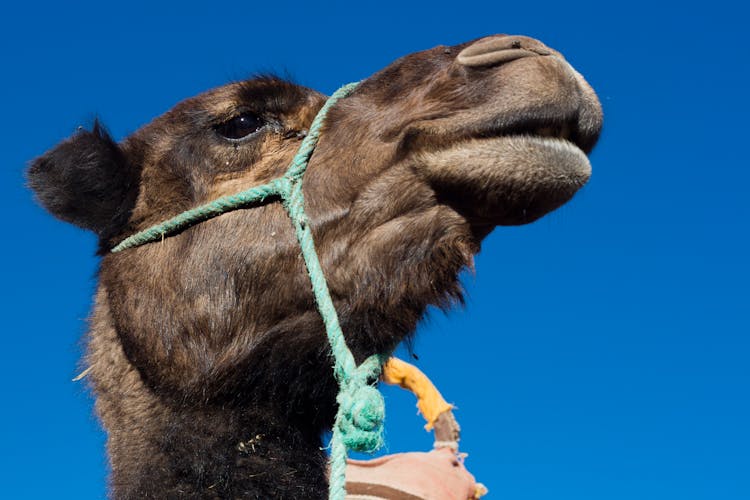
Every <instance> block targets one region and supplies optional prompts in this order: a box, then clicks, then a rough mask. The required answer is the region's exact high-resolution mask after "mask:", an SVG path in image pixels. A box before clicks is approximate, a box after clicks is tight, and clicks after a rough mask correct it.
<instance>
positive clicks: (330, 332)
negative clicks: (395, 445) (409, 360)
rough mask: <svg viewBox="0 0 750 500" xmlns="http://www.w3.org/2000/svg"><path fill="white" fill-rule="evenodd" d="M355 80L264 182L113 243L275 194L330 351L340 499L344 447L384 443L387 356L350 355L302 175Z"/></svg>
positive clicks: (160, 233)
mask: <svg viewBox="0 0 750 500" xmlns="http://www.w3.org/2000/svg"><path fill="white" fill-rule="evenodd" d="M357 85H358V83H350V84H348V85H344V86H343V87H341V88H340V89H339V90H337V91H336V92H334V93H333V95H332V96H331V97H330V98H329V99H328V101H326V103H325V104H324V105H323V107H322V108H321V109H320V111H319V112H318V114H317V116H316V117H315V119H314V120H313V122H312V125H310V130H309V132H308V134H307V136H306V137H305V138H304V140H303V141H302V144H301V145H300V147H299V150H298V151H297V154H296V155H295V156H294V159H293V160H292V163H291V164H290V165H289V168H288V169H287V171H286V173H285V174H284V175H283V176H282V177H279V178H277V179H274V180H272V181H271V182H269V183H267V184H264V185H262V186H257V187H254V188H250V189H247V190H245V191H241V192H239V193H237V194H233V195H229V196H223V197H221V198H218V199H216V200H214V201H212V202H210V203H207V204H205V205H202V206H200V207H197V208H194V209H192V210H188V211H186V212H183V213H181V214H179V215H177V216H175V217H173V218H171V219H169V220H166V221H164V222H162V223H160V224H157V225H155V226H152V227H150V228H148V229H146V230H144V231H141V232H139V233H137V234H134V235H132V236H130V237H129V238H127V239H125V240H123V241H122V242H121V243H120V244H119V245H117V246H116V247H115V248H113V249H112V252H120V251H122V250H126V249H128V248H133V247H136V246H139V245H143V244H145V243H149V242H152V241H157V240H160V239H162V238H164V236H167V235H170V234H174V233H175V232H177V231H180V230H182V229H185V228H187V227H190V226H192V225H194V224H197V223H199V222H202V221H205V220H206V219H210V218H212V217H216V216H217V215H221V214H223V213H225V212H229V211H231V210H236V209H238V208H242V207H244V206H247V205H248V204H250V203H263V202H265V201H266V200H268V199H269V198H271V197H279V198H280V199H281V203H282V205H283V206H284V208H285V209H286V211H287V214H288V215H289V218H290V219H291V220H292V224H293V225H294V230H295V233H296V235H297V240H298V241H299V244H300V247H301V249H302V257H303V258H304V260H305V265H306V266H307V272H308V274H309V275H310V282H311V283H312V289H313V294H314V295H315V301H316V302H317V304H318V310H319V311H320V315H321V316H322V317H323V323H324V324H325V327H326V335H327V336H328V341H329V342H330V344H331V351H332V352H333V357H334V367H333V373H334V376H335V378H336V381H337V382H338V384H339V394H338V396H337V397H336V401H337V402H338V405H339V407H338V412H337V413H336V421H335V423H334V426H333V438H332V439H331V476H330V484H329V499H330V500H343V499H344V497H345V496H346V478H345V475H344V474H345V471H346V454H347V449H352V450H355V451H362V452H373V451H375V450H377V449H379V448H380V447H381V446H382V445H383V420H384V418H385V403H384V401H383V396H382V395H381V394H380V391H378V390H377V388H376V387H374V386H373V385H371V384H372V381H373V380H376V379H377V378H378V376H379V375H380V370H381V366H382V364H383V361H384V360H385V357H384V356H382V355H378V354H375V355H372V356H370V357H369V358H367V359H366V360H365V361H364V362H363V363H362V364H361V365H359V366H357V364H356V362H355V361H354V356H353V355H352V353H351V351H350V350H349V348H348V347H347V345H346V341H345V340H344V334H343V332H342V331H341V325H340V324H339V318H338V315H337V314H336V309H335V308H334V306H333V301H332V300H331V295H330V293H329V291H328V285H327V283H326V279H325V276H324V275H323V269H322V268H321V266H320V260H319V259H318V254H317V253H316V252H315V246H314V244H313V237H312V231H311V230H310V225H309V224H308V222H307V216H306V215H305V210H304V198H303V196H302V176H303V175H304V173H305V170H306V169H307V164H308V161H309V160H310V156H312V153H313V150H314V149H315V146H316V144H317V143H318V138H319V137H320V129H321V127H322V125H323V120H324V119H325V116H326V114H327V113H328V110H329V109H330V108H331V107H332V106H333V105H334V104H335V103H336V102H337V101H338V100H339V99H341V98H343V97H346V96H348V95H349V94H351V93H352V91H353V90H354V89H355V88H356V87H357Z"/></svg>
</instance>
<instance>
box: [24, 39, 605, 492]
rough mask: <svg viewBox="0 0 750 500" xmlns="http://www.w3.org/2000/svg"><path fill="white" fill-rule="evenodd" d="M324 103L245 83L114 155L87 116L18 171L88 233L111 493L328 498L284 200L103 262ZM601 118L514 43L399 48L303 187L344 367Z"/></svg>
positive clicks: (557, 179)
mask: <svg viewBox="0 0 750 500" xmlns="http://www.w3.org/2000/svg"><path fill="white" fill-rule="evenodd" d="M511 42H512V44H511ZM482 44H485V45H482ZM509 44H510V45H509ZM506 45H507V47H506ZM477 47H478V48H477ZM502 50H523V51H525V52H524V53H520V52H519V53H518V54H516V53H514V55H513V57H509V56H508V55H507V54H510V52H507V53H505V54H504V55H501V56H498V52H499V51H502ZM477 54H478V55H477ZM519 54H520V55H519ZM516 56H517V57H516ZM324 101H325V97H324V96H323V95H321V94H319V93H317V92H315V91H312V90H310V89H306V88H303V87H300V86H297V85H294V84H292V83H289V82H286V81H282V80H279V79H277V78H273V77H262V78H255V79H251V80H248V81H244V82H238V83H233V84H230V85H227V86H224V87H221V88H218V89H215V90H212V91H209V92H207V93H205V94H202V95H199V96H197V97H195V98H192V99H188V100H186V101H184V102H182V103H180V104H178V105H177V106H176V107H175V108H174V109H172V110H171V111H169V112H168V113H166V114H165V115H163V116H161V117H159V118H157V119H155V120H154V121H153V122H151V123H150V124H148V125H146V126H145V127H143V128H142V129H140V130H139V131H138V132H136V133H135V134H133V135H132V136H130V137H128V138H126V139H125V140H124V141H123V142H122V143H120V144H116V143H115V142H113V141H112V140H111V139H110V138H109V136H108V135H107V134H106V133H105V132H104V131H103V130H102V129H101V127H99V126H98V125H97V126H96V127H95V128H94V130H93V131H92V132H88V131H82V132H79V133H78V134H76V135H74V136H73V137H71V138H70V139H68V140H67V141H65V142H63V143H62V144H60V145H59V146H57V147H56V148H55V149H53V150H52V151H50V152H48V153H47V154H45V155H44V156H42V157H41V158H39V159H37V160H36V161H35V162H34V163H33V164H32V166H31V167H30V169H29V174H28V175H29V182H30V185H31V186H32V188H33V189H34V190H35V191H36V192H37V196H38V199H39V200H40V202H41V203H42V204H43V205H44V206H45V207H46V208H48V209H49V210H50V212H52V213H53V214H54V215H56V216H58V217H60V218H61V219H63V220H66V221H68V222H72V223H74V224H77V225H79V226H81V227H84V228H87V229H90V230H92V231H94V232H96V233H97V234H98V235H99V237H100V253H101V254H102V263H101V270H100V275H99V276H100V283H99V288H98V292H97V297H96V304H95V307H94V312H93V317H92V322H91V329H90V333H89V348H88V356H87V363H88V364H89V365H90V367H91V374H90V378H91V381H92V385H93V388H94V391H95V393H96V395H97V411H98V413H99V415H100V417H101V419H102V421H103V423H104V426H105V428H106V429H107V431H108V433H109V441H108V448H109V452H110V457H111V462H112V472H113V475H112V480H111V482H112V491H113V493H114V495H115V496H117V497H118V498H170V497H174V496H179V497H181V498H182V497H185V498H229V497H231V498H269V497H273V498H317V497H322V496H324V495H325V489H326V482H325V478H324V462H325V460H324V456H323V454H322V452H320V450H319V446H320V437H319V436H320V434H321V432H322V431H323V430H324V429H325V428H326V426H329V425H330V423H331V421H332V417H333V414H334V411H335V402H334V397H335V393H336V385H335V383H334V380H333V377H332V371H331V359H330V354H329V347H328V344H327V341H326V338H325V334H324V329H323V323H322V320H321V318H320V316H319V314H318V312H317V309H316V307H315V304H314V301H313V297H312V293H311V290H310V285H309V283H308V279H307V277H306V274H305V271H304V266H303V262H302V259H301V257H300V252H299V248H298V246H297V243H296V240H295V238H294V235H293V232H292V226H291V224H290V222H289V220H288V219H287V217H286V215H285V213H284V212H283V209H282V207H281V206H280V205H279V204H278V203H272V204H267V205H262V206H258V207H251V208H248V209H243V210H238V211H234V212H231V213H228V214H224V215H222V216H220V217H217V218H214V219H211V220H208V221H205V222H203V223H201V224H198V225H197V226H194V227H192V228H190V229H188V230H185V231H183V232H181V233H180V234H177V235H175V236H172V237H169V238H166V239H165V240H164V241H163V242H160V243H152V244H149V245H145V246H142V247H139V248H135V249H132V250H128V251H124V252H121V253H118V254H110V253H108V251H109V249H111V248H112V246H114V245H115V244H116V243H117V242H119V241H121V240H122V239H123V238H124V237H126V236H128V235H130V234H133V233H135V232H137V231H139V230H142V229H145V228H146V227H148V226H150V225H152V224H155V223H157V222H160V221H162V220H164V219H167V218H169V217H172V216H174V215H176V214H178V213H180V212H182V211H184V210H186V209H189V208H191V207H195V206H197V205H199V204H203V203H206V202H208V201H210V200H212V199H214V198H217V197H219V196H221V195H225V194H231V193H234V192H238V191H240V190H243V189H246V188H248V187H251V186H254V185H258V184H261V183H264V182H267V181H269V180H271V179H273V178H275V177H278V176H280V175H282V174H283V172H284V171H285V170H286V168H287V166H288V164H289V162H290V160H291V158H292V156H293V155H294V153H295V152H296V150H297V148H298V147H299V145H300V142H301V137H302V136H303V135H304V133H305V131H306V129H307V127H309V125H310V122H311V121H312V119H313V117H314V116H315V114H316V112H317V111H318V109H319V108H320V106H321V105H322V104H323V103H324ZM239 116H244V117H248V118H247V119H248V120H249V121H250V123H251V124H257V130H254V129H255V128H256V127H254V126H253V127H250V128H249V129H248V130H246V131H245V132H248V134H247V135H246V136H245V137H241V138H236V139H233V138H231V137H227V135H229V136H233V135H241V134H238V133H234V132H236V130H235V131H234V132H231V131H230V132H227V131H228V130H232V129H231V127H232V126H234V124H236V123H237V121H236V120H237V117H239ZM243 123H247V121H246V122H243ZM600 127H601V110H600V107H599V104H598V102H597V100H596V96H595V95H594V93H593V91H592V90H591V89H590V88H589V87H588V85H587V84H586V82H585V81H584V80H583V78H582V77H581V76H580V75H578V74H577V73H576V72H575V71H574V70H573V69H572V68H571V67H570V65H568V63H567V62H565V60H564V59H563V58H562V56H561V55H560V54H559V53H557V52H554V51H552V50H550V49H548V48H546V47H545V46H543V45H542V44H541V43H539V42H536V41H534V40H531V39H528V38H525V37H503V36H498V37H493V38H488V39H484V40H481V41H479V42H472V43H467V44H464V45H461V46H456V47H437V48H435V49H432V50H428V51H424V52H420V53H416V54H412V55H409V56H406V57H404V58H402V59H400V60H398V61H396V62H394V63H393V64H391V65H390V66H388V67H387V68H385V69H384V70H383V71H381V72H379V73H377V74H375V75H373V76H372V77H370V78H368V79H367V80H365V81H364V82H363V83H362V84H361V85H360V86H359V87H358V88H357V90H356V91H355V92H354V94H353V95H352V96H350V97H348V98H346V99H344V100H342V101H341V102H339V103H338V104H337V105H336V106H335V107H334V108H333V109H332V110H331V112H330V114H329V116H328V117H327V119H326V123H325V127H324V130H323V133H322V138H321V141H320V144H319V146H318V148H317V150H316V151H315V153H314V155H313V158H312V160H311V162H310V165H309V167H308V170H307V173H306V174H305V180H304V192H305V198H306V210H307V212H308V215H309V217H310V220H311V226H312V229H313V234H314V237H315V242H316V247H317V250H318V253H319V255H320V259H321V263H322V266H323V269H324V271H325V274H326V278H327V280H328V284H329V287H330V290H331V294H332V297H333V299H334V302H335V305H336V309H337V311H338V314H339V316H340V319H341V322H342V326H343V330H344V332H345V335H346V338H347V342H348V344H349V346H350V347H351V349H352V350H353V351H354V353H355V356H356V357H357V359H358V360H362V359H363V358H364V357H365V356H367V355H369V354H372V353H376V352H380V353H383V352H389V351H390V350H392V349H393V348H394V347H395V346H396V345H397V344H398V343H399V342H400V341H401V340H403V339H404V338H406V337H407V336H408V335H410V334H411V333H412V332H413V331H414V329H415V327H416V324H417V322H418V320H419V319H420V317H421V316H422V314H423V313H424V311H425V308H426V307H427V306H428V305H438V306H447V305H449V304H450V303H451V302H453V301H456V300H460V285H459V283H458V279H457V276H458V273H459V272H460V270H461V269H462V268H464V267H466V266H469V267H470V266H471V263H472V256H473V255H474V254H475V253H476V252H477V251H479V246H480V242H481V240H482V238H483V237H484V236H485V235H486V234H487V233H488V232H489V231H490V230H491V229H492V228H493V227H495V226H496V225H503V224H522V223H526V222H531V221H533V220H535V219H536V218H538V217H541V216H542V215H544V214H545V213H547V212H549V211H551V210H553V209H555V208H557V207H558V206H560V205H561V204H563V203H564V202H566V201H567V200H568V199H569V198H570V197H571V196H572V195H573V194H574V193H575V192H576V190H577V189H578V188H579V187H580V186H581V185H583V184H584V183H585V182H586V180H587V179H588V175H589V166H588V162H587V160H586V157H585V153H587V152H588V151H589V150H590V149H591V148H592V147H593V145H594V143H595V142H596V138H597V136H598V133H599V130H600ZM242 133H243V134H244V132H242ZM550 136H553V137H550ZM247 443H250V444H247Z"/></svg>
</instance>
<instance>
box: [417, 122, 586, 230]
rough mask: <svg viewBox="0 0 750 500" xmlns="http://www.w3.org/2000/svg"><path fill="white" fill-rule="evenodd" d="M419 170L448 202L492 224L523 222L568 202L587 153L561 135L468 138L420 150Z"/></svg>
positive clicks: (581, 181)
mask: <svg viewBox="0 0 750 500" xmlns="http://www.w3.org/2000/svg"><path fill="white" fill-rule="evenodd" d="M417 161H418V166H419V170H420V171H421V172H423V173H424V175H425V176H426V177H427V178H428V179H429V180H430V182H431V184H432V185H433V186H435V188H436V190H437V191H438V192H440V193H442V195H443V196H444V197H446V198H447V199H450V200H451V202H450V203H451V204H456V205H460V206H461V207H463V208H465V209H467V210H468V211H469V212H471V213H472V214H473V215H474V216H475V217H477V218H481V219H483V220H486V221H490V222H491V223H493V224H495V225H508V224H525V223H528V222H531V221H533V220H535V219H537V218H539V217H541V216H542V215H544V214H546V213H548V212H551V211H552V210H554V209H556V208H557V207H559V206H561V205H562V204H564V203H565V202H567V201H568V200H569V199H570V198H572V197H573V195H574V194H575V193H576V192H577V191H578V189H580V188H581V187H582V186H583V185H584V184H586V182H587V181H588V179H589V177H590V175H591V164H590V163H589V161H588V157H587V156H586V154H585V153H584V152H583V151H582V150H581V149H580V148H579V147H578V146H576V145H575V144H573V143H572V142H570V141H567V140H565V139H560V138H550V137H538V136H530V135H511V136H502V137H492V138H482V139H470V140H467V141H462V142H460V143H457V144H454V145H452V146H450V147H448V148H446V149H441V150H439V151H431V152H429V153H423V154H421V155H419V157H418V158H417Z"/></svg>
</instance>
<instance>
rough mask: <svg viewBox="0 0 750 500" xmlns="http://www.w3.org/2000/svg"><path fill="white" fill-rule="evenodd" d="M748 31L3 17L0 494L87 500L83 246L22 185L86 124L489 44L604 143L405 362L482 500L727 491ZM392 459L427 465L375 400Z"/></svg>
mask: <svg viewBox="0 0 750 500" xmlns="http://www.w3.org/2000/svg"><path fill="white" fill-rule="evenodd" d="M748 18H749V16H748V12H747V11H746V10H745V8H744V7H740V6H739V4H738V3H736V2H731V3H730V2H727V1H724V0H720V1H715V2H711V3H710V4H708V3H703V4H700V5H697V6H691V5H690V4H688V3H677V2H662V3H660V2H643V1H634V2H627V3H620V4H617V3H609V2H547V1H544V0H540V1H537V2H533V3H528V2H470V1H469V2H461V3H456V2H451V3H447V2H446V3H440V2H421V1H417V2H404V1H400V2H393V1H381V2H363V3H350V2H334V1H320V2H317V3H295V2H284V3H283V5H280V6H274V5H271V3H268V2H267V3H266V4H265V5H260V3H259V2H242V3H236V4H231V5H229V4H221V5H219V4H215V5H212V6H207V5H205V6H199V5H193V4H192V3H191V2H181V3H172V4H167V3H162V4H156V3H155V2H145V3H144V2H127V3H125V2H121V3H103V2H70V3H67V2H66V3H62V2H59V3H57V2H55V3H51V2H50V3H45V2H42V3H34V4H28V5H26V6H21V5H6V6H5V7H3V14H2V15H1V16H0V47H1V49H2V61H3V69H4V70H3V76H2V78H0V87H1V88H2V96H3V118H4V119H3V120H2V123H1V124H0V127H2V133H1V134H0V145H1V146H2V151H3V153H4V157H5V162H4V167H3V168H2V169H0V190H2V196H0V208H2V212H3V213H5V214H6V217H5V221H4V226H5V230H4V236H3V245H2V247H0V248H1V249H0V252H2V262H3V277H4V281H5V283H6V286H5V287H4V296H3V300H2V302H1V304H2V309H3V316H2V317H3V319H4V323H3V325H2V331H3V332H4V335H3V340H4V344H3V348H2V349H0V353H2V354H0V356H2V362H0V370H2V372H1V373H0V376H2V381H3V384H4V386H5V387H6V389H5V396H4V398H3V399H4V404H3V410H2V411H1V412H0V429H2V430H1V431H0V432H2V442H3V453H2V454H0V480H2V484H3V487H2V491H3V496H4V497H5V498H61V499H62V498H76V499H85V498H101V497H102V496H103V494H104V491H105V468H106V461H105V456H104V451H103V444H104V436H103V434H102V432H101V431H100V429H99V427H98V424H97V423H96V420H95V418H94V417H93V413H92V402H91V400H90V399H89V397H88V395H87V394H86V392H85V390H84V388H83V387H82V385H81V384H76V383H73V382H71V378H73V376H74V375H75V374H76V373H77V372H76V362H77V359H78V357H79V354H80V350H81V344H80V340H79V339H80V337H81V335H82V333H83V332H84V330H85V318H86V316H87V314H88V310H89V306H90V302H91V295H92V292H93V289H94V283H95V281H94V274H95V272H96V266H97V260H96V258H95V257H94V250H95V241H94V238H93V237H92V236H91V235H89V234H87V233H84V232H83V231H81V230H78V229H76V228H74V227H72V226H68V225H65V224H63V223H60V222H57V221H55V220H53V219H52V218H51V217H49V216H47V215H46V214H45V213H44V212H43V211H42V210H41V209H40V208H38V207H37V206H35V205H34V203H33V201H32V199H31V195H30V193H29V192H28V191H27V190H26V189H25V188H24V187H23V175H22V171H23V169H24V166H25V164H26V162H27V161H28V160H30V159H32V158H33V157H35V156H37V155H39V154H41V153H43V152H44V151H45V150H46V149H47V148H49V147H51V146H53V145H54V144H55V143H56V142H57V141H59V140H60V139H62V138H64V137H66V136H68V135H69V134H71V133H72V132H73V131H74V130H75V128H76V127H77V126H79V125H87V124H89V123H90V122H91V119H92V118H93V117H94V116H96V115H98V116H100V117H101V118H102V120H103V121H104V122H105V124H106V125H107V126H108V127H109V128H110V130H111V131H112V132H113V134H114V135H115V136H116V137H117V138H122V137H124V136H125V135H127V134H128V133H130V132H132V131H133V130H135V129H136V128H137V127H139V126H140V125H142V124H144V123H146V122H148V121H149V120H150V119H151V118H153V117H155V116H157V115H158V114H161V113H162V112H164V111H166V110H167V109H168V108H170V107H171V106H172V105H173V104H175V103H176V102H178V101H180V100H181V99H183V98H185V97H188V96H191V95H194V94H196V93H198V92H200V91H203V90H205V89H207V88H210V87H213V86H217V85H220V84H222V83H224V82H226V81H228V80H231V79H238V78H242V77H244V76H247V75H250V74H252V73H254V72H258V71H269V70H272V71H275V72H279V73H281V74H289V75H291V76H293V77H294V78H295V80H297V81H298V82H300V83H302V84H304V85H307V86H310V87H313V88H316V89H318V90H321V91H323V92H326V93H330V92H332V91H333V90H335V89H336V88H337V87H338V86H339V85H340V84H342V83H345V82H350V81H354V80H358V79H361V78H364V77H367V76H368V75H369V74H371V73H373V72H374V71H376V70H378V69H380V68H382V67H383V66H385V65H387V64H388V63H389V62H390V61H392V60H393V59H395V58H397V57H399V56H401V55H404V54H407V53H410V52H414V51H417V50H422V49H426V48H430V47H433V46H435V45H438V44H455V43H460V42H463V41H466V40H470V39H474V38H478V37H480V36H484V35H489V34H493V33H513V34H526V35H530V36H534V37H536V38H539V39H540V40H542V41H544V42H545V43H547V44H548V45H550V46H552V47H554V48H556V49H558V50H560V51H562V52H563V53H564V54H565V55H566V56H567V57H568V59H569V60H570V61H571V62H572V64H573V65H574V66H575V67H576V68H577V69H578V70H579V71H581V72H582V73H583V74H584V75H585V76H586V78H587V79H588V81H589V82H590V83H591V84H592V86H593V87H594V88H595V89H596V90H597V92H598V94H599V96H600V98H601V101H602V104H603V107H604V111H605V129H604V133H603V136H602V139H601V141H600V143H599V145H598V147H597V149H596V150H595V151H594V153H593V155H592V164H593V169H594V172H593V176H592V179H591V182H590V183H589V185H588V186H586V188H585V189H584V190H583V191H582V192H581V193H580V194H579V195H577V196H576V198H575V199H574V200H573V202H572V203H570V204H569V205H567V206H565V207H563V208H562V209H561V210H559V211H558V212H555V213H553V214H551V215H550V216H548V217H546V218H544V219H542V220H540V221H539V222H537V223H535V224H533V225H530V226H524V227H517V228H500V229H497V230H496V231H495V232H494V233H493V234H492V235H491V236H490V237H489V238H488V239H487V240H486V242H485V244H484V246H483V250H482V252H481V254H480V255H479V256H478V258H477V266H476V267H477V272H476V274H475V275H467V276H465V277H464V282H465V284H466V288H467V290H468V300H467V305H466V307H465V308H463V309H461V310H456V311H453V312H451V313H450V314H448V315H447V316H446V315H443V314H442V313H437V312H435V313H432V314H430V316H429V318H428V319H427V320H426V321H425V322H424V323H423V324H422V326H421V327H420V333H419V336H418V339H417V341H416V343H415V351H416V353H417V354H418V355H419V362H418V364H419V366H420V367H421V368H422V369H423V370H424V371H425V372H427V373H428V375H430V376H431V377H432V378H433V380H434V381H435V382H436V383H437V384H438V385H439V387H440V388H441V389H442V391H443V393H444V394H445V396H446V398H447V399H449V400H450V401H452V402H455V404H456V405H457V406H458V408H459V409H458V411H457V417H458V419H459V421H460V422H461V424H462V426H463V429H464V439H463V441H462V448H463V449H464V451H466V452H468V453H469V454H470V456H469V458H468V462H467V465H468V466H469V468H470V470H471V471H472V472H473V473H474V474H475V475H476V476H477V478H478V479H479V480H480V481H482V482H484V483H485V484H487V485H488V486H489V488H490V490H491V496H490V497H489V498H505V499H513V500H521V499H524V500H526V499H528V500H531V499H550V498H555V499H568V498H569V499H577V500H581V499H634V498H638V499H651V498H653V499H665V498H680V499H682V500H688V499H712V500H713V499H727V500H729V499H748V498H750V473H749V471H750V426H748V422H750V401H749V399H748V397H749V396H750V367H749V366H748V355H749V354H750V338H748V337H749V334H750V320H748V299H750V291H749V290H750V288H749V286H748V282H749V280H750V265H748V261H747V258H748V255H750V252H748V250H750V239H749V237H748V236H749V235H748V227H749V224H748V216H750V209H749V208H748V203H747V199H748V196H747V194H746V190H747V189H748V185H749V184H750V162H749V161H748V157H747V153H746V136H747V132H748V126H747V116H748V114H750V113H749V112H750V103H749V99H748V90H747V89H748V76H749V75H750V71H749V68H748V50H749V49H750V41H749V39H748V38H747V36H746V21H747V19H748ZM386 397H387V401H388V404H389V406H388V422H387V436H388V443H389V451H392V452H395V451H403V450H421V449H427V448H428V447H429V446H430V444H431V440H430V436H429V435H428V434H426V433H425V432H424V431H422V429H421V425H422V424H421V421H420V420H419V419H418V417H416V416H415V409H414V406H413V404H414V402H413V400H412V398H411V397H410V396H409V395H407V394H403V393H401V392H399V391H397V390H393V389H386Z"/></svg>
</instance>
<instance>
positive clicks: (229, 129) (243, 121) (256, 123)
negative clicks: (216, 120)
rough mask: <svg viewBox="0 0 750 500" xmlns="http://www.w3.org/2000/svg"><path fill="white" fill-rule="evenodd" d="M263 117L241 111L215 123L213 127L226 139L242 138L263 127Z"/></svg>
mask: <svg viewBox="0 0 750 500" xmlns="http://www.w3.org/2000/svg"><path fill="white" fill-rule="evenodd" d="M263 125H265V123H264V122H263V119H262V118H260V117H259V116H257V115H254V114H252V113H243V114H241V115H239V116H235V117H234V118H232V119H231V120H228V121H226V122H224V123H220V124H219V125H216V126H215V127H214V129H215V130H216V132H218V133H219V135H221V136H222V137H225V138H226V139H242V138H243V137H247V136H248V135H250V134H252V133H254V132H257V131H258V130H260V129H261V128H263Z"/></svg>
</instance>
